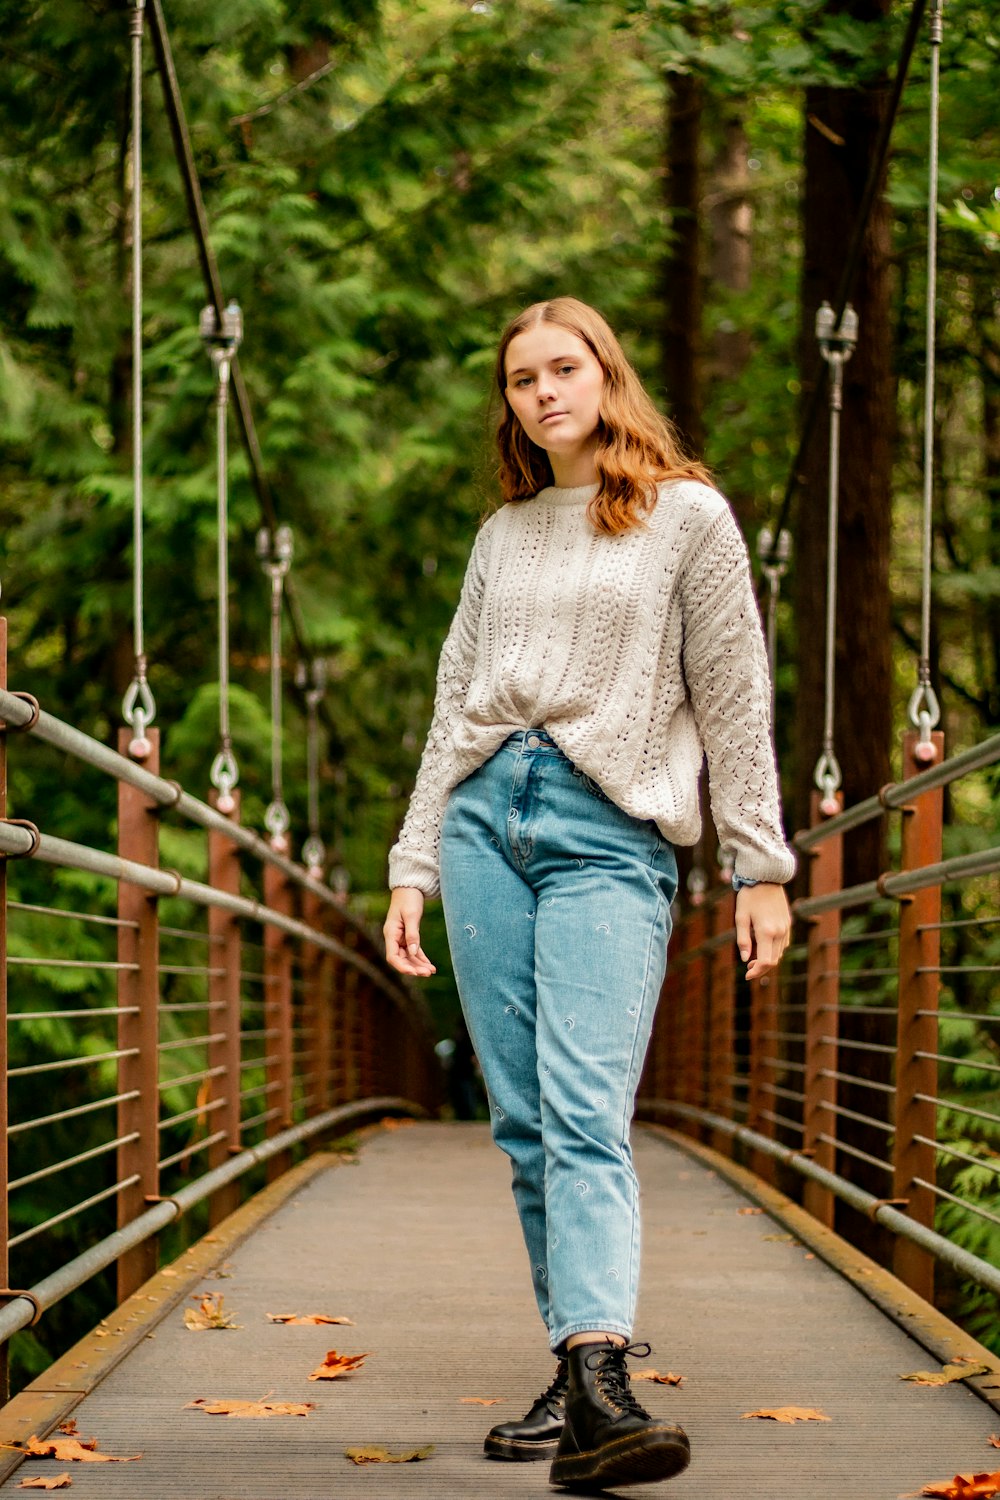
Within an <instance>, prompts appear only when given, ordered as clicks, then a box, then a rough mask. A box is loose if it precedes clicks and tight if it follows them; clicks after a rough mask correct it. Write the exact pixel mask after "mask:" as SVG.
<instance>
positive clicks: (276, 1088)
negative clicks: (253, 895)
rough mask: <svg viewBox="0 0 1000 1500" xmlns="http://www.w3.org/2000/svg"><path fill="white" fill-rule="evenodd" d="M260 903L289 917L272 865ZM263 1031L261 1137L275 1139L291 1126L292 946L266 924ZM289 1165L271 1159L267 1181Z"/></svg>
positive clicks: (285, 889) (288, 896)
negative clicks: (263, 1118)
mask: <svg viewBox="0 0 1000 1500" xmlns="http://www.w3.org/2000/svg"><path fill="white" fill-rule="evenodd" d="M264 901H265V904H266V905H267V906H269V907H272V908H273V909H274V910H275V911H277V912H280V913H281V914H282V916H291V914H292V901H293V887H292V884H291V882H290V881H289V880H288V878H287V876H285V875H284V874H283V873H282V871H281V870H279V869H276V868H275V867H274V865H267V866H266V867H265V869H264ZM264 1030H265V1032H266V1033H267V1036H266V1056H267V1058H268V1063H267V1066H266V1068H265V1071H264V1077H265V1081H266V1082H267V1084H268V1085H269V1087H268V1091H267V1094H266V1095H265V1098H266V1099H267V1108H268V1110H269V1111H270V1110H274V1111H275V1113H273V1114H271V1115H270V1117H269V1119H268V1120H267V1121H266V1123H265V1127H264V1131H265V1135H269V1136H271V1135H277V1134H278V1133H279V1131H281V1130H283V1129H284V1128H285V1126H286V1125H291V1124H292V1123H293V1122H292V1046H293V1041H294V1037H293V1027H292V944H291V940H290V939H289V938H288V937H287V936H286V934H285V933H283V932H281V931H279V929H278V928H277V927H273V926H271V925H270V924H267V925H266V926H265V928H264ZM290 1165H291V1163H290V1161H289V1160H288V1158H287V1156H286V1154H285V1153H282V1154H281V1156H276V1157H272V1158H271V1161H270V1163H269V1164H268V1180H269V1181H271V1180H273V1179H274V1178H275V1177H280V1176H281V1174H282V1172H285V1171H287V1169H288V1167H289V1166H290Z"/></svg>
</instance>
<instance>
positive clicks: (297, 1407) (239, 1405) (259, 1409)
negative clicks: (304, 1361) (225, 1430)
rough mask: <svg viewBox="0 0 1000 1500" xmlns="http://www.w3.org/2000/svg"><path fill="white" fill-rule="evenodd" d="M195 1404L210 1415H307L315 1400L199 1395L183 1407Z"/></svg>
mask: <svg viewBox="0 0 1000 1500" xmlns="http://www.w3.org/2000/svg"><path fill="white" fill-rule="evenodd" d="M192 1406H196V1407H197V1408H198V1409H199V1411H203V1412H207V1414H208V1415H209V1416H210V1417H307V1416H308V1415H309V1413H310V1412H311V1411H315V1410H316V1403H315V1401H267V1400H261V1401H237V1400H226V1399H223V1398H219V1397H217V1396H212V1397H206V1396H199V1397H198V1399H197V1400H196V1401H189V1402H188V1403H187V1406H186V1407H185V1408H184V1410H185V1411H187V1410H188V1407H192Z"/></svg>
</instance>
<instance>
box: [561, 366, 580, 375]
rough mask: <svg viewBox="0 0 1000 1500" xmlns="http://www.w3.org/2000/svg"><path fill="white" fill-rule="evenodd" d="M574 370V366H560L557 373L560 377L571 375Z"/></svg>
mask: <svg viewBox="0 0 1000 1500" xmlns="http://www.w3.org/2000/svg"><path fill="white" fill-rule="evenodd" d="M575 369H576V365H560V366H559V371H558V373H559V374H560V375H572V373H573V371H574V370H575Z"/></svg>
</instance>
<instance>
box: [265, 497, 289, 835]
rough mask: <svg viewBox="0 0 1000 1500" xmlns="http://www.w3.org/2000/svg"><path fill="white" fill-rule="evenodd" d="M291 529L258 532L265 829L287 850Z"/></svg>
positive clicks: (287, 527)
mask: <svg viewBox="0 0 1000 1500" xmlns="http://www.w3.org/2000/svg"><path fill="white" fill-rule="evenodd" d="M292 550H293V542H292V530H291V527H290V526H279V527H278V529H277V531H276V532H275V533H274V536H273V538H272V535H271V532H270V531H269V530H268V528H267V527H266V526H262V527H261V529H260V530H259V531H258V533H257V556H258V557H259V558H260V560H261V564H262V566H263V569H264V572H265V574H266V576H267V577H268V578H270V580H271V801H270V802H269V804H268V806H267V810H266V811H265V813H264V826H265V828H266V829H267V831H268V833H269V834H270V835H271V842H272V843H273V845H274V847H275V848H276V849H282V850H285V849H287V847H288V845H287V839H286V834H287V833H288V828H289V825H290V823H291V818H290V816H289V812H288V808H287V806H286V804H285V796H284V778H283V767H282V743H281V605H282V596H283V593H284V587H285V577H286V574H287V573H288V570H289V568H290V567H291V565H292Z"/></svg>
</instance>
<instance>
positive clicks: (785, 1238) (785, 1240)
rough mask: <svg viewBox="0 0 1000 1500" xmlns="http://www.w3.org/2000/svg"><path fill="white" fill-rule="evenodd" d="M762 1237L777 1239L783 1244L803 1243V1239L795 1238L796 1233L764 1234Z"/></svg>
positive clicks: (764, 1238)
mask: <svg viewBox="0 0 1000 1500" xmlns="http://www.w3.org/2000/svg"><path fill="white" fill-rule="evenodd" d="M761 1239H762V1240H775V1241H777V1243H779V1244H781V1245H801V1243H802V1241H801V1240H797V1239H796V1238H795V1236H794V1234H762V1235H761Z"/></svg>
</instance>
